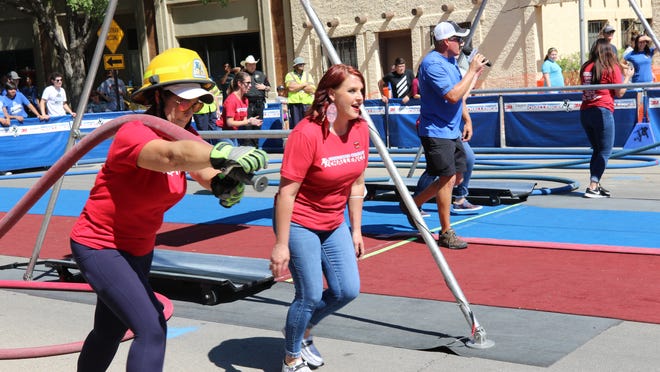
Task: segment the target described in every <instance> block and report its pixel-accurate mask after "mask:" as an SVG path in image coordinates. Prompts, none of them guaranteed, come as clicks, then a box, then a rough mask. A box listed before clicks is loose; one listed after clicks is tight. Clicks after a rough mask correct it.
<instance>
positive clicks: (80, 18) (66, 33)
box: [0, 0, 108, 109]
mask: <svg viewBox="0 0 660 372" xmlns="http://www.w3.org/2000/svg"><path fill="white" fill-rule="evenodd" d="M0 3H4V4H7V5H9V6H12V7H14V8H16V10H18V11H19V12H21V13H23V14H26V15H29V16H31V17H33V18H34V19H35V20H36V22H37V24H38V25H39V30H40V31H41V32H42V33H43V34H44V35H46V36H47V37H48V39H49V40H50V42H51V44H52V46H53V49H54V52H55V56H56V58H57V60H58V62H59V64H60V66H61V68H62V74H64V77H65V79H66V81H67V82H68V84H67V95H68V99H69V101H71V102H73V103H74V105H73V106H72V108H73V109H75V108H76V106H75V102H77V101H78V97H80V94H81V92H82V88H83V85H84V81H85V78H86V77H87V67H86V64H85V51H86V50H87V47H88V46H89V43H90V41H91V40H92V38H93V37H95V35H96V31H97V30H98V28H99V26H100V25H101V23H102V22H103V14H104V12H105V10H106V8H107V6H108V0H67V1H55V0H0Z"/></svg>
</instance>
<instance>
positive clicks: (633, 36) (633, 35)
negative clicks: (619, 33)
mask: <svg viewBox="0 0 660 372" xmlns="http://www.w3.org/2000/svg"><path fill="white" fill-rule="evenodd" d="M639 35H640V33H639V32H638V31H637V30H632V31H631V32H630V41H629V42H627V43H626V49H625V50H624V51H623V54H621V56H622V57H623V58H626V56H627V55H628V53H630V52H632V51H633V50H635V39H637V36H639Z"/></svg>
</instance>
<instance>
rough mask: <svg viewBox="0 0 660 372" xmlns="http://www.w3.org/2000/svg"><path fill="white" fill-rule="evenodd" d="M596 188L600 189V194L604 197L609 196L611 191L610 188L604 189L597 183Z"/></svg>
mask: <svg viewBox="0 0 660 372" xmlns="http://www.w3.org/2000/svg"><path fill="white" fill-rule="evenodd" d="M598 189H599V190H600V194H601V195H603V196H604V197H606V198H609V197H611V196H612V193H610V190H607V189H605V188H604V187H603V186H601V185H600V183H599V184H598Z"/></svg>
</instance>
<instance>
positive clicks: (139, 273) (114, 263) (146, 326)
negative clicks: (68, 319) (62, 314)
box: [71, 240, 167, 372]
mask: <svg viewBox="0 0 660 372" xmlns="http://www.w3.org/2000/svg"><path fill="white" fill-rule="evenodd" d="M71 251H72V252H73V257H74V259H75V260H76V262H77V263H78V267H79V268H80V272H81V273H82V275H83V277H84V278H85V280H87V282H88V283H89V284H90V285H91V287H92V288H93V289H94V291H95V292H96V295H97V296H98V298H97V302H96V311H95V313H94V328H93V329H92V331H91V332H90V333H89V335H88V336H87V339H86V340H85V344H84V345H83V348H82V351H81V352H80V357H79V358H78V371H81V372H82V371H105V370H106V369H107V368H108V366H109V365H110V363H111V362H112V359H113V358H114V356H115V353H116V352H117V348H118V347H119V343H120V342H121V339H122V338H123V336H124V334H125V333H126V331H127V330H128V329H131V331H133V333H134V334H135V339H134V340H133V342H132V344H131V347H130V350H129V353H128V361H127V362H126V371H162V370H163V362H164V359H165V340H166V336H167V322H166V320H165V316H164V314H163V305H162V304H161V303H160V301H158V299H157V298H156V296H155V294H154V292H153V290H152V289H151V286H150V285H149V282H148V274H149V270H150V269H151V260H152V258H153V252H151V253H149V254H147V255H145V256H141V257H136V256H132V255H130V254H128V253H126V252H123V251H119V250H117V249H93V248H89V247H87V246H84V245H82V244H78V243H76V242H74V241H73V240H72V241H71Z"/></svg>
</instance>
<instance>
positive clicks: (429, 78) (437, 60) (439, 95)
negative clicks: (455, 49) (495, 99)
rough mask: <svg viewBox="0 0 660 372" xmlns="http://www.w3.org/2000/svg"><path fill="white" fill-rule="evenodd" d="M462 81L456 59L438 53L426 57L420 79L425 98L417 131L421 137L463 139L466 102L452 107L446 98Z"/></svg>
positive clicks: (431, 53)
mask: <svg viewBox="0 0 660 372" xmlns="http://www.w3.org/2000/svg"><path fill="white" fill-rule="evenodd" d="M461 79H462V75H461V72H460V70H459V69H458V64H457V63H456V59H455V58H453V57H451V58H447V57H445V56H443V55H442V54H440V53H438V52H437V51H435V50H434V51H432V52H430V53H429V54H427V55H426V57H424V59H423V60H422V63H421V64H420V66H419V77H418V80H419V91H420V94H421V95H422V98H421V101H422V102H421V106H420V110H419V129H418V133H419V135H420V136H421V137H434V138H446V139H456V138H459V137H461V133H462V132H461V119H462V114H463V100H460V101H459V102H457V103H450V102H449V101H447V100H446V99H445V95H446V94H447V93H449V91H451V90H452V89H453V88H454V86H455V85H456V84H458V82H460V81H461Z"/></svg>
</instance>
